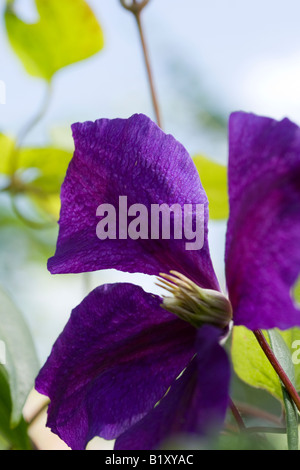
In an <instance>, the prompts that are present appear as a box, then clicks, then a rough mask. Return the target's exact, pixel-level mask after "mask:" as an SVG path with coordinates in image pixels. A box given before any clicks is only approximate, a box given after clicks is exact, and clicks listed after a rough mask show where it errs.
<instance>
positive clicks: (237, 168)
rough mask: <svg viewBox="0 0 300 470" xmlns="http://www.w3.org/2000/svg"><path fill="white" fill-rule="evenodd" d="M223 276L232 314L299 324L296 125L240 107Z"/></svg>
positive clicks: (232, 130) (258, 323) (299, 149)
mask: <svg viewBox="0 0 300 470" xmlns="http://www.w3.org/2000/svg"><path fill="white" fill-rule="evenodd" d="M229 196H230V217H229V221H228V231H227V241H226V278H227V285H228V290H229V296H230V300H231V303H232V306H233V310H234V321H235V323H236V324H237V325H245V326H246V327H248V328H249V329H252V330H255V329H258V328H261V329H270V328H274V327H278V328H280V329H286V328H290V327H293V326H295V325H298V326H299V325H300V310H299V309H298V308H297V307H296V306H295V305H294V303H293V300H292V297H291V293H290V291H291V287H292V286H293V284H294V283H295V281H296V279H297V277H298V275H299V272H300V235H299V234H300V129H299V127H298V126H296V125H295V124H294V123H292V122H291V121H289V120H288V119H284V120H282V121H280V122H277V121H275V120H272V119H269V118H265V117H259V116H256V115H254V114H247V113H242V112H237V113H233V114H232V115H231V117H230V122H229Z"/></svg>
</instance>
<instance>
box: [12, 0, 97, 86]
mask: <svg viewBox="0 0 300 470" xmlns="http://www.w3.org/2000/svg"><path fill="white" fill-rule="evenodd" d="M35 3H36V7H37V11H38V14H39V21H38V22H37V23H34V24H28V23H25V22H24V21H23V20H22V19H21V18H19V17H18V16H17V14H16V13H15V12H14V9H13V5H14V2H9V3H7V8H6V11H5V23H6V29H7V33H8V37H9V40H10V43H11V45H12V47H13V49H14V51H15V52H16V54H17V55H18V56H19V58H20V59H21V61H22V62H23V65H24V67H25V69H26V70H27V72H28V73H29V74H31V75H33V76H36V77H40V78H44V79H45V80H48V81H50V80H51V78H52V77H53V75H54V74H55V73H56V72H57V71H58V70H60V69H61V68H63V67H66V66H67V65H70V64H74V63H76V62H78V61H81V60H84V59H87V58H88V57H91V56H92V55H94V54H95V53H97V52H98V51H100V50H101V49H102V47H103V44H104V40H103V33H102V29H101V27H100V25H99V23H98V21H97V18H96V17H95V15H94V13H93V11H92V10H91V8H90V7H89V5H88V4H87V3H86V1H84V0H63V1H62V0H35Z"/></svg>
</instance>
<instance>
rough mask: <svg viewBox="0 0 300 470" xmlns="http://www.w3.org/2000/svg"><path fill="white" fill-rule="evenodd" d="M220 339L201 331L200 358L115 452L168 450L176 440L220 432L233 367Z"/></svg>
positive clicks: (119, 442) (213, 330) (212, 330)
mask: <svg viewBox="0 0 300 470" xmlns="http://www.w3.org/2000/svg"><path fill="white" fill-rule="evenodd" d="M219 339H220V330H218V329H216V328H214V327H210V326H204V327H202V328H201V329H200V330H198V335H197V341H196V351H197V356H195V357H194V359H193V360H192V361H191V363H190V364H189V366H188V367H187V368H186V370H185V371H184V373H183V374H182V375H181V376H180V377H179V378H178V379H177V380H175V381H174V383H173V384H172V385H171V388H170V390H169V391H168V393H167V394H166V396H165V397H164V398H163V399H162V400H161V402H160V403H159V404H158V405H157V406H156V407H155V408H154V409H153V410H152V411H150V413H148V414H147V415H146V416H145V418H143V419H142V420H141V421H139V422H138V423H136V424H135V425H134V426H132V427H131V428H130V429H129V430H128V431H126V432H125V433H124V434H122V435H121V436H120V437H119V438H118V439H117V440H116V443H115V449H116V450H143V449H148V450H153V449H158V448H161V445H163V448H164V449H166V448H167V447H166V446H168V443H169V444H171V445H172V439H173V438H176V439H178V438H187V436H191V435H192V436H194V437H195V436H197V439H198V440H199V439H200V438H201V436H202V437H205V439H209V437H212V436H215V433H216V432H218V431H220V428H221V426H222V425H223V422H224V419H225V414H226V410H227V406H228V403H229V381H230V365H229V360H228V357H227V354H226V352H225V350H224V349H223V348H222V347H221V346H220V345H219V343H218V342H219ZM199 442H200V441H199ZM173 445H174V442H173Z"/></svg>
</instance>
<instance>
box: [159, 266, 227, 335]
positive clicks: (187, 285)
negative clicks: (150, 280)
mask: <svg viewBox="0 0 300 470" xmlns="http://www.w3.org/2000/svg"><path fill="white" fill-rule="evenodd" d="M157 279H158V281H159V283H156V285H158V286H159V287H162V288H163V289H165V290H167V291H168V292H170V293H171V294H173V295H172V297H170V296H163V304H162V307H163V308H164V309H166V310H168V311H169V312H171V313H174V314H175V315H177V316H178V317H179V318H181V319H182V320H184V321H187V322H189V323H191V325H193V326H194V327H195V328H200V327H201V326H202V325H204V324H207V323H209V324H211V325H214V326H217V327H219V328H221V329H223V328H225V327H226V326H228V324H229V323H230V321H231V319H232V307H231V303H230V301H229V300H228V299H227V298H226V297H225V295H223V294H222V293H221V292H219V291H216V290H212V289H203V288H202V287H199V286H198V285H197V284H195V283H194V282H193V281H191V280H190V279H188V278H187V277H186V276H184V275H183V274H180V273H179V272H177V271H170V274H163V273H160V275H159V277H157Z"/></svg>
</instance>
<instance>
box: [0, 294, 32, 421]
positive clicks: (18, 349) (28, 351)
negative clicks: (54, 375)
mask: <svg viewBox="0 0 300 470" xmlns="http://www.w3.org/2000/svg"><path fill="white" fill-rule="evenodd" d="M0 340H1V341H3V343H4V345H5V355H6V359H5V365H4V368H5V370H6V372H7V379H8V383H9V385H10V390H11V398H12V411H11V425H12V426H16V425H17V424H18V423H19V422H20V420H21V418H22V411H23V407H24V404H25V401H26V399H27V397H28V395H29V392H30V391H31V389H32V386H33V383H34V379H35V377H36V375H37V373H38V370H39V367H40V364H39V361H38V358H37V354H36V351H35V346H34V342H33V339H32V337H31V333H30V331H29V329H28V327H27V324H26V322H25V321H24V319H23V316H22V314H21V312H20V311H19V309H18V308H17V307H16V306H15V305H14V303H13V302H12V300H11V299H10V298H9V297H8V295H7V294H6V293H5V292H4V291H3V290H2V289H0Z"/></svg>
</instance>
